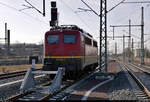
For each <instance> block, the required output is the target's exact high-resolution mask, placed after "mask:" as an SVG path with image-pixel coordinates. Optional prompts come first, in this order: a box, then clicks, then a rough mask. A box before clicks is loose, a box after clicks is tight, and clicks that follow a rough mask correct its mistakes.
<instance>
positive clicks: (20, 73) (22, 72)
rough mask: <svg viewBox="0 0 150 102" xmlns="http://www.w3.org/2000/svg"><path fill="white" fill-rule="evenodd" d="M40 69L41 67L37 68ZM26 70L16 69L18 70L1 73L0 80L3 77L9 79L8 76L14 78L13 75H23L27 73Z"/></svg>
mask: <svg viewBox="0 0 150 102" xmlns="http://www.w3.org/2000/svg"><path fill="white" fill-rule="evenodd" d="M36 70H39V69H36ZM26 72H27V71H26V70H23V71H16V72H11V73H4V74H0V80H2V79H7V78H13V77H17V76H22V75H25V74H26Z"/></svg>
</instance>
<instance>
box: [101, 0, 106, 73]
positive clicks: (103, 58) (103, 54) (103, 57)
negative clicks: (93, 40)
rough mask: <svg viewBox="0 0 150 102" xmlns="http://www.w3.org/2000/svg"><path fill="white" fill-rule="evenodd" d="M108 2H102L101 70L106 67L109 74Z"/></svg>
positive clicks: (103, 0) (104, 0)
mask: <svg viewBox="0 0 150 102" xmlns="http://www.w3.org/2000/svg"><path fill="white" fill-rule="evenodd" d="M106 5H107V0H101V1H100V46H99V47H100V48H99V49H100V50H99V70H100V71H101V70H102V67H103V65H104V67H105V72H107V6H106Z"/></svg>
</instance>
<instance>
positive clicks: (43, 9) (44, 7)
mask: <svg viewBox="0 0 150 102" xmlns="http://www.w3.org/2000/svg"><path fill="white" fill-rule="evenodd" d="M43 16H45V0H43Z"/></svg>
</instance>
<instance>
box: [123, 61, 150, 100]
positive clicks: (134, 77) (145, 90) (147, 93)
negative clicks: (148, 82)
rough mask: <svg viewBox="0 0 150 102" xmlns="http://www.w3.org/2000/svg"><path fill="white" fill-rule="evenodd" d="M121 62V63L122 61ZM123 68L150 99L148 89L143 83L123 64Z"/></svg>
mask: <svg viewBox="0 0 150 102" xmlns="http://www.w3.org/2000/svg"><path fill="white" fill-rule="evenodd" d="M122 64H123V63H122ZM123 66H124V68H125V69H126V70H127V72H128V73H129V74H130V75H131V76H132V78H133V79H134V80H135V81H136V83H137V84H138V86H139V87H140V88H141V89H142V90H143V91H144V93H145V94H146V95H147V96H148V98H149V99H150V91H149V90H148V89H147V88H146V87H145V86H144V85H143V83H142V82H141V81H140V80H139V79H138V78H137V77H136V76H135V75H134V74H133V73H132V72H131V71H130V70H129V68H128V67H127V66H126V65H125V64H123Z"/></svg>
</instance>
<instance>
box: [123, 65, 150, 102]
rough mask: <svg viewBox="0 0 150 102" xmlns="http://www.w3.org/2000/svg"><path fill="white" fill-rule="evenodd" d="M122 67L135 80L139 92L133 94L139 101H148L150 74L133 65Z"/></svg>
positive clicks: (149, 95)
mask: <svg viewBox="0 0 150 102" xmlns="http://www.w3.org/2000/svg"><path fill="white" fill-rule="evenodd" d="M122 65H123V67H124V68H125V69H126V70H127V72H128V73H129V74H130V75H131V77H132V78H133V79H134V80H135V82H136V83H137V85H138V86H139V88H140V89H141V91H140V92H139V91H138V92H135V94H136V95H137V97H138V98H139V99H144V100H146V101H150V83H149V82H150V73H149V72H147V71H146V70H144V69H142V68H140V67H138V66H135V65H133V64H128V65H127V64H123V63H122Z"/></svg>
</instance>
